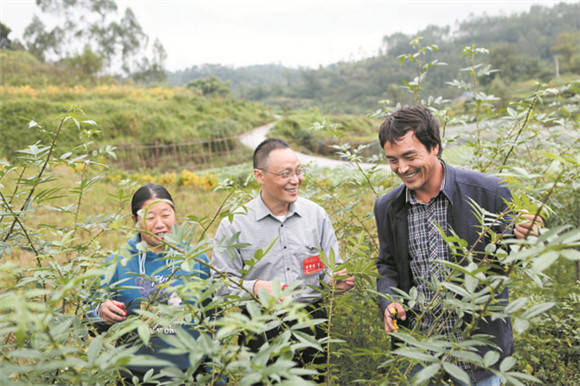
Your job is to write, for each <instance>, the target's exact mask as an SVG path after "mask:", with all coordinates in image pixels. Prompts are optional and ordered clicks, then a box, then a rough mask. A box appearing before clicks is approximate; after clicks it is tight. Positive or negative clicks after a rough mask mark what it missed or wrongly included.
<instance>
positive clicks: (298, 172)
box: [257, 167, 305, 180]
mask: <svg viewBox="0 0 580 386" xmlns="http://www.w3.org/2000/svg"><path fill="white" fill-rule="evenodd" d="M257 169H258V170H261V171H263V172H264V173H270V174H273V175H275V176H278V177H280V178H283V179H285V180H289V179H290V178H292V177H294V176H296V178H300V177H301V176H304V172H305V168H303V167H300V168H298V169H296V170H293V171H288V170H286V171H285V172H282V173H276V172H271V171H269V170H266V169H262V168H257Z"/></svg>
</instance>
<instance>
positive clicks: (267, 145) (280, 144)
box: [254, 138, 290, 169]
mask: <svg viewBox="0 0 580 386" xmlns="http://www.w3.org/2000/svg"><path fill="white" fill-rule="evenodd" d="M289 148H290V145H288V143H287V142H286V141H284V140H283V139H280V138H268V139H265V140H263V141H262V143H260V144H259V145H258V147H257V148H256V150H254V169H261V168H263V167H265V166H266V165H265V163H266V160H267V159H268V156H269V155H270V153H271V152H272V151H273V150H276V149H289Z"/></svg>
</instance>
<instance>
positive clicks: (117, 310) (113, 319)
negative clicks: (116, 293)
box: [99, 300, 127, 326]
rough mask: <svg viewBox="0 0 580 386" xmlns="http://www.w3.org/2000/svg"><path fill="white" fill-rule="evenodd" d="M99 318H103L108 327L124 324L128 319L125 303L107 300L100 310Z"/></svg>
mask: <svg viewBox="0 0 580 386" xmlns="http://www.w3.org/2000/svg"><path fill="white" fill-rule="evenodd" d="M99 316H100V317H101V318H103V320H104V321H105V323H106V324H107V325H109V326H110V325H111V324H115V323H119V322H122V321H123V320H125V319H127V311H126V310H125V303H122V302H118V301H116V300H106V301H105V302H103V303H102V304H101V308H99Z"/></svg>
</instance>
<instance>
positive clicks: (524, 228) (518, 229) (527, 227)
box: [514, 214, 544, 239]
mask: <svg viewBox="0 0 580 386" xmlns="http://www.w3.org/2000/svg"><path fill="white" fill-rule="evenodd" d="M520 216H521V217H523V218H525V219H526V220H527V221H523V222H521V223H519V224H516V226H515V228H514V234H515V235H516V237H517V238H518V239H523V238H525V237H526V236H527V235H528V232H530V233H529V235H530V236H534V237H537V236H538V232H537V231H538V230H539V229H540V228H541V226H542V224H544V221H543V220H542V218H541V217H540V216H538V217H536V219H535V220H534V215H533V214H521V215H520ZM532 220H534V224H533V226H532Z"/></svg>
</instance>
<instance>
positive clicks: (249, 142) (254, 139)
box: [240, 122, 386, 169]
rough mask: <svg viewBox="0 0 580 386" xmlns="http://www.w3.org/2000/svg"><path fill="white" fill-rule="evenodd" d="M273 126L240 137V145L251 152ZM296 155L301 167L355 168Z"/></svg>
mask: <svg viewBox="0 0 580 386" xmlns="http://www.w3.org/2000/svg"><path fill="white" fill-rule="evenodd" d="M275 124H276V122H272V123H268V124H266V125H264V126H260V127H256V128H255V129H253V130H252V131H250V132H248V133H246V134H243V135H242V136H241V137H240V142H242V144H244V145H245V146H247V147H249V148H250V149H252V150H253V149H255V148H256V147H257V146H258V145H259V144H260V142H262V141H263V140H265V139H266V135H267V134H268V132H269V131H270V130H271V129H272V127H274V125H275ZM296 154H297V155H298V159H299V160H300V163H301V164H303V165H306V164H308V163H311V164H313V165H316V166H319V167H325V168H341V167H350V168H352V167H355V165H354V164H353V163H351V162H348V161H340V160H334V159H330V158H324V157H317V156H312V155H307V154H303V153H299V152H296ZM360 165H361V167H363V168H365V169H369V168H371V167H373V166H375V164H367V163H362V164H360ZM379 167H386V165H385V164H382V165H379Z"/></svg>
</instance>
